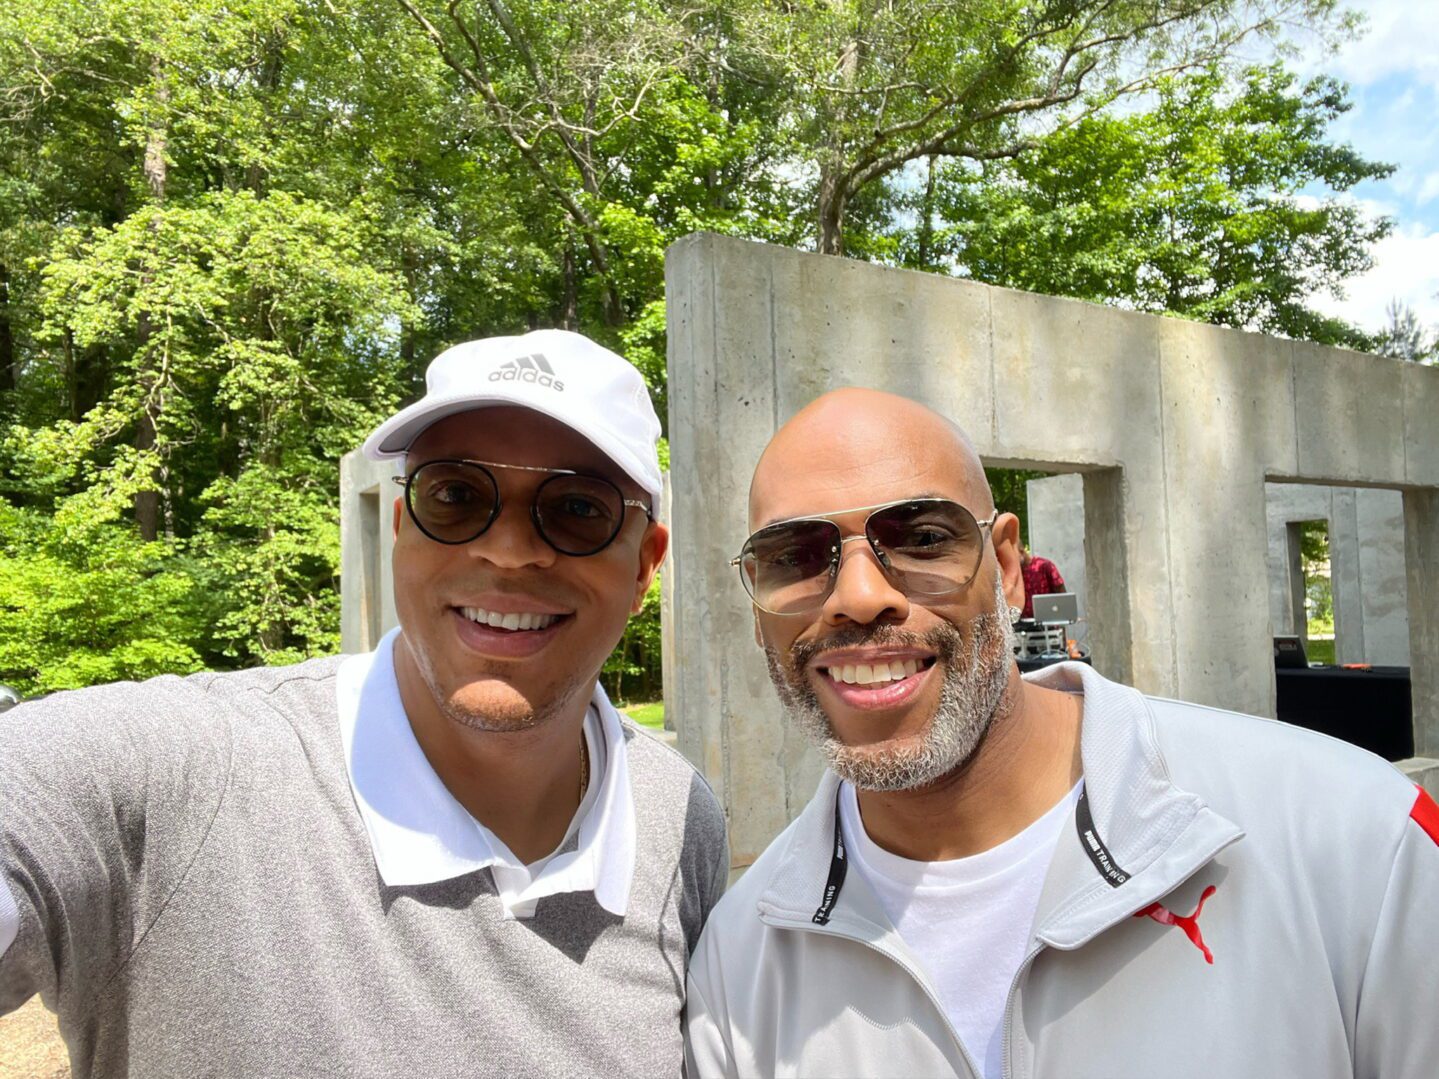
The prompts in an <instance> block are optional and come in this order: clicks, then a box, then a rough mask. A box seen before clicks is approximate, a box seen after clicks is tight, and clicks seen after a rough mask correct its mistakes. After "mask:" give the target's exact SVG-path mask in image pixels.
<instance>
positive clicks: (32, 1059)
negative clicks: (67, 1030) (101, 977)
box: [0, 997, 70, 1079]
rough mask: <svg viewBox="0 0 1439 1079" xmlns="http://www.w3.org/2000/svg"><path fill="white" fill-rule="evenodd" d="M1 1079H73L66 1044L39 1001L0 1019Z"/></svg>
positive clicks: (34, 1001) (33, 1001)
mask: <svg viewBox="0 0 1439 1079" xmlns="http://www.w3.org/2000/svg"><path fill="white" fill-rule="evenodd" d="M0 1079H70V1058H69V1057H68V1056H67V1055H66V1053H65V1043H64V1042H62V1041H61V1040H60V1032H59V1031H58V1030H57V1029H56V1028H55V1017H54V1016H53V1015H51V1014H50V1012H49V1011H47V1010H46V1008H45V1005H43V1004H41V1003H40V998H39V997H34V998H32V999H31V1000H30V1003H28V1004H26V1005H25V1006H24V1007H22V1008H20V1009H19V1010H18V1011H13V1012H11V1013H10V1014H9V1015H4V1016H0Z"/></svg>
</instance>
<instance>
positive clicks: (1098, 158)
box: [905, 65, 1392, 347]
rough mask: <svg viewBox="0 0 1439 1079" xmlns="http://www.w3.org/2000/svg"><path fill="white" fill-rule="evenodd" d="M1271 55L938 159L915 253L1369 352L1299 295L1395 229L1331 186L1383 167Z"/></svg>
mask: <svg viewBox="0 0 1439 1079" xmlns="http://www.w3.org/2000/svg"><path fill="white" fill-rule="evenodd" d="M1348 107H1349V105H1348V102H1347V100H1346V98H1345V95H1344V91H1343V89H1342V87H1341V86H1339V85H1338V84H1337V83H1335V82H1334V81H1333V80H1331V79H1328V78H1316V79H1313V80H1310V81H1309V82H1307V83H1305V84H1303V85H1300V84H1299V83H1298V81H1297V80H1296V78H1295V76H1294V75H1292V74H1291V73H1289V72H1287V71H1285V70H1284V69H1283V68H1282V67H1280V66H1277V65H1275V66H1270V67H1262V68H1254V69H1251V70H1249V71H1247V72H1246V73H1245V75H1244V79H1243V81H1242V82H1241V83H1240V84H1239V86H1238V87H1237V88H1236V87H1234V86H1233V85H1232V83H1231V80H1229V79H1228V78H1227V77H1226V75H1225V74H1224V73H1223V72H1222V71H1221V70H1219V69H1218V68H1212V69H1210V70H1207V71H1203V72H1196V73H1191V74H1188V75H1185V76H1181V77H1176V78H1172V79H1167V80H1165V81H1163V82H1162V83H1161V84H1160V85H1159V87H1158V91H1157V100H1156V102H1155V104H1154V107H1153V108H1152V109H1149V110H1147V111H1145V112H1140V113H1134V114H1130V115H1123V116H1121V115H1105V116H1094V117H1089V118H1087V119H1085V120H1082V121H1080V122H1079V123H1077V124H1075V125H1074V126H1072V127H1069V128H1066V129H1064V130H1062V131H1059V132H1057V133H1055V134H1053V135H1051V136H1049V137H1048V138H1047V139H1045V140H1044V141H1043V142H1042V143H1041V144H1040V145H1039V146H1037V147H1036V148H1035V149H1034V150H1033V151H1032V152H1031V153H1028V154H1025V155H1023V156H1021V157H1018V158H1016V159H1015V160H1013V161H1010V162H1004V163H1000V164H991V165H988V166H985V167H984V168H981V169H968V168H961V167H950V168H944V169H942V170H941V171H940V174H939V175H938V177H933V178H931V181H930V183H929V185H927V186H926V188H925V190H924V192H923V194H920V195H917V196H916V197H915V198H913V199H912V205H914V206H915V208H916V212H917V213H918V214H919V215H920V219H921V225H920V227H919V228H916V229H915V230H913V233H912V234H911V237H910V238H909V240H908V242H907V244H906V251H905V260H906V261H908V262H911V263H913V264H918V265H928V266H939V265H949V266H953V267H954V268H955V269H957V270H958V271H960V272H962V273H965V274H968V275H970V276H973V277H975V278H977V279H979V280H982V281H987V282H990V283H992V284H999V285H1006V286H1010V287H1014V288H1022V289H1027V290H1030V291H1033V292H1044V293H1050V294H1054V295H1062V296H1076V297H1079V298H1081V299H1087V300H1094V301H1097V302H1103V303H1123V304H1126V305H1129V306H1132V307H1135V308H1137V309H1139V310H1142V311H1153V312H1169V313H1172V314H1178V315H1183V316H1185V317H1188V318H1194V319H1198V320H1201V321H1205V322H1214V323H1220V324H1224V325H1229V326H1240V327H1245V328H1248V329H1254V330H1261V331H1264V332H1268V333H1277V334H1282V335H1285V336H1289V337H1296V338H1305V339H1309V340H1317V341H1323V342H1326V343H1337V344H1345V345H1349V346H1352V347H1364V346H1365V345H1366V344H1367V343H1368V339H1367V338H1366V337H1365V335H1363V334H1362V333H1360V332H1359V331H1357V330H1355V329H1354V328H1353V327H1350V326H1348V325H1346V324H1345V323H1343V322H1341V321H1340V320H1337V319H1335V318H1333V317H1330V316H1326V315H1323V314H1321V313H1319V312H1317V311H1315V310H1314V309H1313V308H1312V307H1311V306H1310V305H1309V298H1310V297H1311V296H1312V295H1313V294H1314V293H1315V292H1318V291H1321V290H1325V289H1332V288H1336V287H1340V286H1341V285H1342V282H1343V281H1344V280H1345V279H1346V278H1347V277H1350V276H1352V275H1354V274H1356V273H1360V272H1362V271H1364V270H1366V269H1368V268H1369V266H1370V265H1371V261H1372V260H1371V256H1370V254H1369V251H1370V245H1371V244H1372V243H1373V242H1374V241H1375V240H1377V239H1379V238H1380V237H1382V236H1384V235H1385V234H1386V233H1387V232H1388V231H1389V228H1390V222H1389V221H1388V220H1378V221H1374V220H1369V219H1367V218H1366V217H1365V216H1364V214H1363V213H1362V212H1361V211H1360V210H1359V209H1358V208H1357V207H1356V206H1355V205H1354V204H1353V203H1351V202H1347V201H1344V200H1341V199H1339V198H1337V197H1335V195H1332V194H1331V195H1326V196H1324V197H1315V196H1313V195H1311V194H1309V192H1312V191H1314V190H1315V189H1327V190H1328V191H1330V192H1334V193H1343V192H1345V191H1348V190H1349V189H1351V188H1352V187H1353V186H1354V185H1355V184H1357V183H1359V182H1361V181H1363V180H1366V179H1373V178H1378V177H1383V176H1387V175H1389V173H1390V172H1391V171H1392V167H1391V166H1389V165H1384V164H1379V163H1375V162H1371V161H1366V160H1365V159H1364V158H1362V157H1361V156H1360V155H1359V154H1358V153H1356V152H1355V151H1354V150H1353V149H1351V148H1350V147H1348V146H1338V145H1334V144H1332V143H1330V142H1329V141H1327V139H1326V135H1327V131H1328V127H1329V125H1330V124H1332V123H1333V121H1334V120H1335V119H1336V118H1337V117H1338V116H1340V115H1341V114H1342V113H1343V112H1344V111H1346V110H1347V109H1348Z"/></svg>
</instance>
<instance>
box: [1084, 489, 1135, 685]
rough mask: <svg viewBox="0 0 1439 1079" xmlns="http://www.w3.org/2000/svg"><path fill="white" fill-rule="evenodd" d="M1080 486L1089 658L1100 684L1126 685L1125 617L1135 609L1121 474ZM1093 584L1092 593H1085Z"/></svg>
mask: <svg viewBox="0 0 1439 1079" xmlns="http://www.w3.org/2000/svg"><path fill="white" fill-rule="evenodd" d="M1083 484H1084V496H1083V501H1084V574H1085V588H1086V589H1087V590H1088V591H1087V593H1086V594H1087V596H1088V597H1089V606H1088V608H1087V610H1088V615H1087V624H1088V640H1087V641H1086V642H1085V643H1086V644H1087V645H1088V646H1089V654H1090V659H1091V662H1092V663H1093V664H1094V669H1095V670H1097V671H1098V672H1099V673H1100V674H1102V675H1104V676H1105V677H1106V678H1112V679H1114V680H1115V681H1117V682H1124V683H1126V684H1130V685H1132V684H1133V682H1134V664H1133V657H1134V640H1133V627H1132V624H1131V618H1130V613H1131V612H1132V611H1133V610H1134V609H1135V606H1136V603H1135V599H1134V597H1133V596H1132V595H1131V594H1130V592H1131V584H1132V582H1131V580H1130V576H1129V542H1128V540H1127V539H1126V537H1125V531H1124V530H1125V522H1126V521H1127V520H1128V519H1129V517H1128V515H1127V514H1126V513H1125V508H1124V487H1125V485H1124V473H1123V472H1122V471H1121V470H1120V469H1118V468H1106V469H1100V470H1097V471H1094V472H1086V473H1084V477H1083ZM1090 582H1093V587H1092V588H1091V587H1090Z"/></svg>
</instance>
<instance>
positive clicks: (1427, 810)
mask: <svg viewBox="0 0 1439 1079" xmlns="http://www.w3.org/2000/svg"><path fill="white" fill-rule="evenodd" d="M1409 816H1411V817H1412V818H1414V823H1415V824H1417V825H1419V827H1420V828H1423V829H1424V831H1425V832H1426V833H1427V834H1428V836H1429V838H1430V839H1432V840H1434V842H1435V843H1436V844H1439V805H1435V804H1434V799H1433V798H1430V797H1429V792H1428V791H1426V790H1425V789H1424V788H1423V787H1420V788H1419V797H1418V798H1415V799H1414V808H1413V809H1411V810H1410V811H1409Z"/></svg>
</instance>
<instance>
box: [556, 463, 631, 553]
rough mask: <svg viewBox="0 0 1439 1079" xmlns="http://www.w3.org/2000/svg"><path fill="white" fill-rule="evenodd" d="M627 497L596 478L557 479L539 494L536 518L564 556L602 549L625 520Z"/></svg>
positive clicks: (574, 477) (567, 477)
mask: <svg viewBox="0 0 1439 1079" xmlns="http://www.w3.org/2000/svg"><path fill="white" fill-rule="evenodd" d="M624 515H625V504H624V496H623V495H621V494H620V491H619V488H617V487H616V486H614V484H612V483H610V482H609V481H607V480H602V479H599V478H598V477H596V476H555V477H553V478H551V479H548V480H546V481H545V482H544V483H542V484H541V485H540V489H539V491H538V492H537V493H536V495H535V519H536V520H537V521H538V522H539V526H540V532H541V534H543V536H544V537H545V539H546V540H548V541H549V543H550V545H551V546H553V547H554V548H555V549H556V550H557V551H560V552H561V553H563V554H570V555H587V554H594V553H595V552H596V551H599V550H602V549H603V548H604V547H605V546H606V545H608V544H609V542H610V540H612V539H614V538H615V533H617V532H618V531H619V528H620V525H621V524H622V523H623V521H624Z"/></svg>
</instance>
